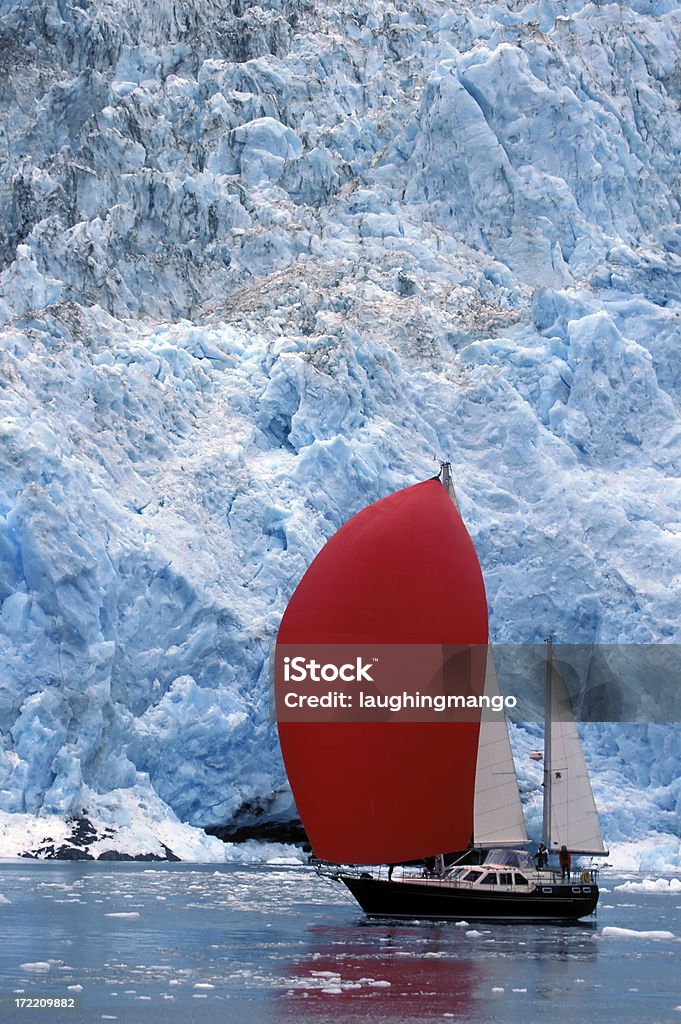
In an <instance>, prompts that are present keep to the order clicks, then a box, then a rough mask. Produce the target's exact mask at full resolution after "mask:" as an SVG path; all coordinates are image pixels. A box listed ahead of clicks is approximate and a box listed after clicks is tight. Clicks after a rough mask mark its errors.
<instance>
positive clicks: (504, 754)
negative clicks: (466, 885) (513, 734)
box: [473, 647, 527, 847]
mask: <svg viewBox="0 0 681 1024" xmlns="http://www.w3.org/2000/svg"><path fill="white" fill-rule="evenodd" d="M484 692H485V694H486V695H487V696H489V697H494V696H500V694H501V691H500V690H499V680H498V678H497V672H496V668H495V666H494V659H493V657H492V649H491V647H488V648H487V668H486V673H485V691H484ZM473 841H474V843H475V845H476V846H482V847H492V846H494V847H498V846H521V845H522V844H524V843H526V842H527V831H526V829H525V819H524V818H523V810H522V806H521V803H520V793H519V791H518V779H517V776H516V772H515V766H514V764H513V754H512V752H511V742H510V740H509V736H508V726H507V724H506V719H505V718H504V717H503V716H502V717H501V718H500V717H499V712H496V713H495V712H493V711H491V710H488V709H486V708H485V709H483V712H482V717H481V722H480V740H479V742H478V761H477V768H476V773H475V803H474V811H473Z"/></svg>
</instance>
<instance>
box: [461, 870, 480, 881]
mask: <svg viewBox="0 0 681 1024" xmlns="http://www.w3.org/2000/svg"><path fill="white" fill-rule="evenodd" d="M481 874H482V871H469V872H468V874H467V875H465V876H464V882H477V880H478V879H479V878H480V875H481Z"/></svg>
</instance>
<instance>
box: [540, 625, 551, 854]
mask: <svg viewBox="0 0 681 1024" xmlns="http://www.w3.org/2000/svg"><path fill="white" fill-rule="evenodd" d="M552 682H553V641H552V639H551V637H550V636H549V637H547V639H546V680H545V683H544V816H543V821H542V839H543V841H544V843H545V844H546V848H547V850H550V849H551V697H552V692H551V691H552Z"/></svg>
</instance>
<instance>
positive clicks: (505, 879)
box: [499, 872, 513, 885]
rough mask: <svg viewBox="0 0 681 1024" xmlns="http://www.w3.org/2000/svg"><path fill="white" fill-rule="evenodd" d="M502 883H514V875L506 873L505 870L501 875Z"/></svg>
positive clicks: (500, 882)
mask: <svg viewBox="0 0 681 1024" xmlns="http://www.w3.org/2000/svg"><path fill="white" fill-rule="evenodd" d="M499 884H500V885H513V875H511V874H510V873H509V874H506V873H505V872H504V873H502V874H500V875H499Z"/></svg>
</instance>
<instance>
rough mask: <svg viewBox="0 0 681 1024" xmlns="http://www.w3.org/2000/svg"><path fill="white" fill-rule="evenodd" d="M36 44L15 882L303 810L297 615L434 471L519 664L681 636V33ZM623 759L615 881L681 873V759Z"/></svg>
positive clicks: (0, 754)
mask: <svg viewBox="0 0 681 1024" xmlns="http://www.w3.org/2000/svg"><path fill="white" fill-rule="evenodd" d="M123 8H124V9H123ZM0 17H1V18H2V36H1V49H0V62H1V65H2V69H3V74H2V85H1V86H0V103H1V104H2V118H1V119H0V120H1V121H2V129H1V131H2V134H1V135H0V161H1V162H2V175H1V184H0V210H1V213H2V216H1V217H0V255H1V259H2V263H0V321H2V323H3V327H2V330H1V333H0V359H1V364H0V383H1V384H2V388H0V438H1V443H0V467H1V469H0V474H1V475H0V602H1V605H0V664H1V665H2V670H1V671H0V733H1V735H2V744H1V746H0V809H2V811H3V812H4V815H3V817H2V825H0V853H5V854H6V855H7V854H12V855H14V854H16V853H17V852H20V847H21V842H22V840H21V836H22V835H24V837H25V838H24V840H23V842H24V848H26V847H27V848H29V849H37V848H39V847H40V846H41V845H44V841H46V840H48V839H49V840H50V841H51V842H52V843H53V844H54V843H56V844H58V843H61V842H66V843H68V841H69V835H70V825H69V824H67V823H66V819H67V818H69V817H81V816H83V815H86V816H87V817H88V818H89V820H91V821H92V822H93V823H95V825H96V829H97V832H98V835H99V837H100V838H99V839H98V840H97V842H98V847H97V849H98V851H103V850H104V849H105V848H106V844H107V842H108V843H109V846H110V847H111V848H114V847H115V848H116V849H119V850H123V849H125V850H128V851H129V852H132V853H148V852H151V853H154V852H155V853H158V854H159V855H162V854H163V846H165V847H168V848H169V849H171V850H172V851H173V852H174V853H175V855H177V856H181V857H183V858H187V859H208V860H210V859H224V858H225V857H229V856H231V855H232V854H230V851H229V849H225V848H224V847H222V845H221V844H220V843H219V842H218V841H217V840H216V839H210V838H208V837H206V836H204V835H203V834H202V833H201V832H200V831H199V829H200V828H201V827H204V826H208V825H217V824H224V823H229V822H231V821H233V820H235V819H236V818H237V817H239V820H242V821H249V820H253V817H254V815H255V814H256V812H259V811H262V812H263V813H264V815H265V816H266V817H267V816H269V817H271V818H275V819H283V820H285V819H287V818H288V817H290V816H291V814H292V813H293V809H292V805H291V800H290V795H289V793H288V790H287V787H286V783H285V778H284V772H283V767H282V764H281V760H280V757H279V752H278V744H277V739H276V732H275V729H274V726H273V723H272V721H271V706H270V697H269V654H270V649H271V644H272V641H273V638H274V635H275V632H276V628H277V624H278V621H279V617H280V615H281V612H282V610H283V608H284V606H285V603H286V600H287V598H288V596H289V595H290V593H291V591H292V589H293V587H294V586H295V584H296V582H297V581H298V579H299V578H300V576H301V575H302V573H303V571H304V570H305V568H306V566H307V565H308V564H309V562H310V560H311V559H312V557H313V556H314V554H315V553H316V552H317V550H318V549H319V548H320V546H321V545H322V543H323V542H324V540H325V539H326V538H328V536H329V535H330V534H331V533H332V532H333V531H334V530H335V529H336V528H338V526H339V525H340V524H341V523H342V522H343V521H345V520H346V519H347V518H348V517H349V516H350V515H351V514H353V513H354V512H356V511H358V510H359V509H360V508H361V507H363V506H364V505H366V504H368V503H369V502H370V501H373V500H376V499H378V498H380V497H382V496H384V495H385V494H387V493H389V492H390V491H392V490H394V489H396V488H398V487H401V486H405V485H407V484H409V483H413V482H416V481H418V480H420V479H423V478H425V477H427V476H430V475H433V472H434V467H435V464H434V462H433V457H434V456H440V455H443V454H444V455H447V456H450V457H451V459H452V462H453V464H454V472H455V477H456V487H457V492H458V495H459V499H460V503H461V507H462V512H463V515H464V518H465V520H466V523H467V525H468V527H469V530H470V532H471V535H472V537H473V540H474V542H475V545H476V548H477V550H478V553H479V556H480V560H481V563H482V568H483V572H484V575H485V582H486V586H487V592H488V598H489V603H490V612H491V629H492V637H493V639H495V640H497V641H499V642H505V643H519V642H541V641H542V640H543V639H544V636H545V635H546V634H547V633H548V632H549V631H551V632H552V633H553V635H554V637H556V638H557V639H558V640H560V641H562V642H564V643H565V642H569V643H612V644H614V643H651V644H657V643H666V644H678V643H679V641H680V640H681V636H680V634H679V619H678V610H679V598H680V593H681V486H680V484H679V479H678V466H679V460H680V457H681V427H680V424H679V417H678V407H679V386H680V378H679V372H678V352H679V335H680V326H681V306H680V304H679V299H680V287H681V278H680V273H681V227H680V226H679V223H680V222H679V201H678V191H677V177H678V149H679V143H680V141H681V112H680V111H679V105H678V99H679V95H681V79H680V77H679V70H678V63H677V58H678V51H679V42H680V38H681V21H680V20H679V14H678V10H677V9H676V8H675V6H674V5H673V4H672V3H669V2H666V0H659V2H655V0H636V2H634V3H631V4H630V5H627V6H623V5H617V4H606V5H594V4H583V3H579V2H573V0H563V2H561V3H560V4H548V3H544V2H538V3H530V4H523V3H521V2H513V0H499V2H497V3H493V4H489V3H483V2H481V0H473V2H470V3H467V4H465V5H464V4H460V3H454V4H444V3H440V2H438V0H427V2H426V0H424V2H420V3H418V4H416V5H414V4H406V3H403V2H401V0H400V2H394V3H389V2H380V0H349V2H344V3H341V4H334V5H331V4H328V3H320V4H316V5H314V6H311V5H308V4H307V3H304V2H303V0H286V2H283V0H271V2H268V3H267V4H263V6H261V7H257V6H251V5H249V4H248V3H239V4H236V3H234V4H232V5H231V6H230V5H228V4H223V5H219V6H217V5H215V4H213V3H212V2H211V0H195V2H193V3H188V2H174V3H172V4H171V3H168V2H165V0H156V2H154V3H152V4H148V3H147V4H143V3H141V2H139V0H127V2H126V4H125V5H123V7H122V6H121V5H117V6H116V7H115V8H114V6H112V5H110V4H108V3H106V2H105V0H95V2H93V3H90V4H88V5H85V6H83V5H81V6H76V7H73V6H67V5H64V4H62V3H57V2H38V3H33V2H32V3H27V2H25V0H20V2H17V0H0ZM585 737H586V753H587V758H588V760H589V762H590V765H591V768H592V770H593V778H594V789H595V792H596V796H597V800H598V802H599V805H600V807H601V809H602V811H603V825H604V831H605V833H606V836H607V838H608V840H609V842H610V844H611V849H612V851H613V856H614V859H615V862H616V863H619V864H621V866H622V867H624V868H627V869H628V868H631V869H632V870H633V869H635V868H636V867H638V866H639V865H641V864H642V865H643V866H645V867H647V868H649V869H650V870H656V871H659V872H664V871H668V870H670V869H671V868H673V867H674V866H678V865H679V863H681V852H680V840H679V826H678V822H679V811H680V810H681V788H680V786H681V784H680V782H679V771H678V764H679V757H680V755H681V749H680V741H679V739H678V730H675V729H674V727H673V726H665V725H663V724H658V723H655V724H647V725H646V724H643V725H622V724H619V725H613V726H607V725H605V724H603V723H594V724H590V725H589V726H588V727H586V730H585ZM514 742H515V744H516V747H517V748H518V751H519V752H520V753H521V755H523V756H524V755H525V753H526V752H527V751H528V750H529V749H532V747H533V746H535V745H536V743H537V736H536V731H535V730H533V728H532V727H530V726H528V727H527V728H525V729H522V728H519V729H517V730H516V733H515V736H514ZM526 760H527V759H526V757H525V761H526ZM532 770H533V769H532V767H531V766H530V767H526V769H525V782H526V787H525V788H526V794H525V796H526V799H527V802H528V808H529V810H530V812H531V813H532V811H533V807H534V805H535V804H536V802H537V797H538V794H537V785H536V784H537V779H536V778H535V777H534V776H533V775H532ZM36 815H40V816H42V817H41V819H39V823H38V825H36V824H35V820H34V819H35V816H36ZM29 823H30V824H29ZM26 829H28V833H27V832H26ZM60 829H61V831H60ZM107 830H108V832H107ZM3 836H4V839H3V838H2V837H3ZM107 836H108V838H107ZM162 844H163V845H162Z"/></svg>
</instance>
